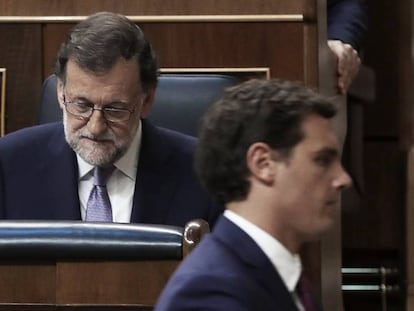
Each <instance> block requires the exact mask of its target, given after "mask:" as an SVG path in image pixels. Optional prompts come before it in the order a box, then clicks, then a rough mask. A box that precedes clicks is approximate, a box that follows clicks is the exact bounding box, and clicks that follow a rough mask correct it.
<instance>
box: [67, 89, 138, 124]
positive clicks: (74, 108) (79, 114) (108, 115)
mask: <svg viewBox="0 0 414 311" xmlns="http://www.w3.org/2000/svg"><path fill="white" fill-rule="evenodd" d="M63 105H64V106H65V109H66V111H67V112H68V113H69V114H71V115H73V116H74V117H76V118H78V119H81V120H89V119H90V117H91V116H92V114H93V112H94V111H95V110H97V111H101V112H102V114H103V117H104V118H105V120H106V121H108V122H122V121H128V120H129V118H130V117H131V114H132V113H134V112H135V109H136V106H135V107H134V109H132V110H129V109H126V108H112V107H104V108H95V107H93V106H90V105H86V104H82V103H78V102H70V101H66V98H65V95H63Z"/></svg>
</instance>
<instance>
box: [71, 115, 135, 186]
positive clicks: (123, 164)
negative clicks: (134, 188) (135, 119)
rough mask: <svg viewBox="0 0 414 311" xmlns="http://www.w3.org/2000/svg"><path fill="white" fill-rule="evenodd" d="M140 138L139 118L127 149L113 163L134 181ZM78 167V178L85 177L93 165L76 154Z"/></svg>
mask: <svg viewBox="0 0 414 311" xmlns="http://www.w3.org/2000/svg"><path fill="white" fill-rule="evenodd" d="M141 140H142V122H141V120H139V125H138V129H137V132H136V133H135V136H134V138H133V139H132V142H131V144H130V146H129V148H128V150H127V152H126V153H125V154H124V155H123V156H122V157H121V158H120V159H119V160H118V161H116V162H115V163H114V165H115V167H116V168H117V169H118V170H120V171H121V172H122V173H124V174H125V175H126V176H128V177H129V178H130V179H131V180H133V181H135V179H136V176H137V167H138V160H139V149H140V148H141ZM76 158H77V161H78V168H79V180H82V179H85V178H87V176H88V174H89V173H90V172H91V171H92V170H93V168H94V166H93V165H91V164H89V163H88V162H86V161H85V160H84V159H82V158H81V157H80V156H79V155H78V154H76Z"/></svg>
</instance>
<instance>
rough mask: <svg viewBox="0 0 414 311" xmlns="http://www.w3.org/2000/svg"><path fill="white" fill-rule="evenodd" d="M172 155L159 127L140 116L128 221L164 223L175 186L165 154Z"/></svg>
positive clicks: (167, 156)
mask: <svg viewBox="0 0 414 311" xmlns="http://www.w3.org/2000/svg"><path fill="white" fill-rule="evenodd" d="M170 156H173V155H172V154H171V151H170V149H169V148H168V147H167V146H166V145H165V144H164V141H163V136H162V134H161V133H160V132H159V130H158V129H157V128H156V127H154V126H153V125H151V124H150V123H148V122H146V121H145V120H142V142H141V150H140V155H139V163H138V169H137V178H136V183H135V193H134V202H133V207H132V214H131V222H143V223H153V222H155V221H156V222H157V223H160V224H162V223H164V222H165V220H166V218H167V214H168V208H169V206H167V204H166V203H165V202H170V198H171V197H172V195H173V193H174V189H175V183H174V182H173V179H172V178H171V177H170V176H169V174H168V171H169V167H168V158H169V157H170Z"/></svg>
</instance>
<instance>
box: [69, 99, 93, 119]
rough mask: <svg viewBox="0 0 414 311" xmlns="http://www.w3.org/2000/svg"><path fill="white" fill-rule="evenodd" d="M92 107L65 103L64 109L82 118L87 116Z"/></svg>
mask: <svg viewBox="0 0 414 311" xmlns="http://www.w3.org/2000/svg"><path fill="white" fill-rule="evenodd" d="M92 109H93V108H92V107H90V106H87V105H82V104H79V103H71V102H67V103H66V111H67V112H69V113H70V114H73V115H75V116H79V117H83V118H89V116H90V115H91V112H92Z"/></svg>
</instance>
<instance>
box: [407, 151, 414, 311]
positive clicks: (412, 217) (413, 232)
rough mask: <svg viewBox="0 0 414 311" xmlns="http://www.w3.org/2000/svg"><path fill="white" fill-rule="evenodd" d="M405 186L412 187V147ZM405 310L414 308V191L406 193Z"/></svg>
mask: <svg viewBox="0 0 414 311" xmlns="http://www.w3.org/2000/svg"><path fill="white" fill-rule="evenodd" d="M407 174H408V178H407V187H408V189H413V188H414V148H411V149H410V151H409V154H408V169H407ZM406 226H407V242H406V246H407V259H406V262H407V264H406V267H407V310H414V265H413V262H414V191H413V190H411V191H409V192H408V195H407V218H406Z"/></svg>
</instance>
